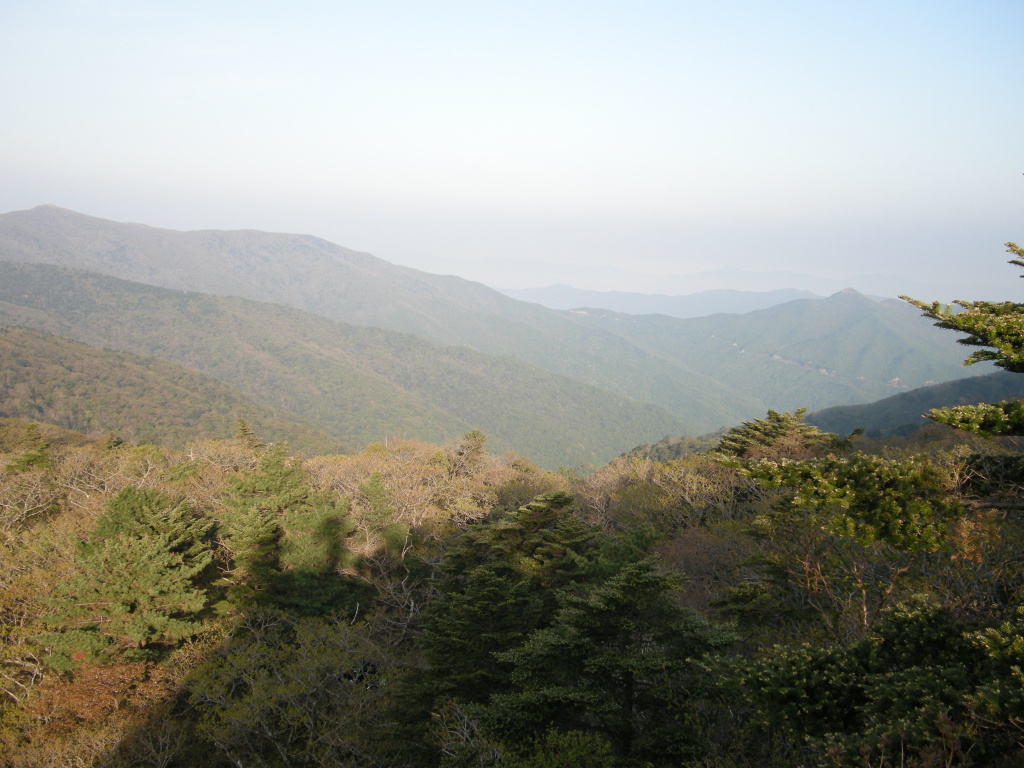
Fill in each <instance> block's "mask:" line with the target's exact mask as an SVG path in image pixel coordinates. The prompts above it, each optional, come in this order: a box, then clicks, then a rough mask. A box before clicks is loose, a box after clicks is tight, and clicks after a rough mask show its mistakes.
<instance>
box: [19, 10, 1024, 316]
mask: <svg viewBox="0 0 1024 768" xmlns="http://www.w3.org/2000/svg"><path fill="white" fill-rule="evenodd" d="M1022 38H1024V2H1021V0H962V1H961V2H946V1H945V0H927V1H921V2H903V1H901V0H858V1H857V2H849V0H844V1H840V0H835V1H834V2H833V1H831V0H809V1H807V2H795V1H791V0H764V1H763V2H755V1H754V0H714V1H712V0H705V1H703V2H688V1H687V0H676V1H675V2H667V1H666V2H653V1H647V2H645V1H644V0H629V1H628V2H627V1H626V0H621V1H620V2H601V1H600V0H585V1H581V2H561V1H560V0H546V1H544V2H533V1H531V0H506V1H505V2H497V1H495V2H491V1H488V0H475V1H470V0H466V1H465V2H447V1H442V0H436V1H435V0H415V1H409V2H388V0H359V2H345V1H344V0H341V1H338V0H335V1H334V2H323V3H312V2H301V0H297V1H296V0H293V2H290V3H287V4H285V3H282V2H273V3H267V2H253V1H252V0H248V1H247V2H237V3H236V2H209V0H206V1H205V2H182V1H181V0H175V1H174V2H162V1H161V2H147V1H146V0H131V1H129V0H105V1H104V0H96V1H90V0H80V1H79V2H70V1H69V2H50V1H49V0H33V2H16V1H15V0H0V93H2V94H3V96H2V98H3V108H2V113H0V114H2V119H0V178H2V182H0V211H10V210H18V209H24V208H30V207H33V206H35V205H38V204H41V203H53V204H56V205H60V206H63V207H66V208H71V209H73V210H77V211H80V212H82V213H87V214H90V215H94V216H100V217H103V218H108V219H114V220H117V221H138V222H143V223H146V224H152V225H155V226H163V227H169V228H174V229H205V228H215V229H238V228H254V229H263V230H272V231H287V232H303V233H310V234H315V235H319V236H322V237H324V238H327V239H328V240H331V241H334V242H337V243H340V244H342V245H345V246H348V247H350V248H356V249H359V250H365V251H369V252H371V253H373V254H375V255H377V256H380V257H382V258H384V259H387V260H389V261H392V262H395V263H399V264H407V265H409V266H414V267H418V268H423V269H428V270H430V271H443V272H453V273H457V274H463V275H464V276H467V277H471V278H473V279H481V280H483V281H485V282H489V283H491V284H494V285H499V286H507V287H526V286H531V285H544V284H548V283H550V282H553V281H554V280H556V279H558V280H562V281H566V282H572V283H573V284H575V285H578V286H579V287H586V288H598V289H608V288H616V289H622V290H644V291H655V290H659V291H662V292H676V293H685V292H688V291H687V288H692V289H698V288H704V287H711V281H709V280H704V281H703V282H701V281H700V280H696V279H690V280H687V279H684V278H682V277H681V276H684V275H688V274H691V273H697V272H702V271H707V270H718V269H723V268H734V269H742V270H755V271H774V270H790V271H795V272H803V273H809V274H813V275H817V276H822V277H827V278H836V279H839V280H846V279H847V278H850V277H851V276H854V275H859V274H883V275H895V276H897V283H899V282H900V281H902V280H904V279H906V280H908V281H909V280H915V281H917V282H914V283H912V284H910V283H908V285H909V288H908V290H915V289H918V288H920V289H921V290H932V289H934V290H942V291H947V292H949V295H943V296H934V298H953V297H962V298H993V299H995V298H1015V299H1021V298H1024V280H1018V279H1017V278H1016V274H1017V273H1018V271H1017V270H1014V269H1013V268H1011V267H1008V266H1006V265H1005V263H1004V262H1005V260H1006V258H1008V256H1006V255H1005V254H1004V253H1003V246H1002V244H1003V243H1004V242H1005V241H1007V240H1018V241H1020V242H1022V243H1024V119H1022V118H1024V53H1022V48H1021V39H1022ZM718 280H719V282H729V280H733V281H734V282H736V281H737V280H738V278H735V277H734V278H729V277H727V276H723V277H720V278H718ZM770 282H771V280H769V279H768V278H764V281H763V283H762V284H763V286H764V287H775V285H770V284H769V283H770ZM705 283H706V284H705ZM736 284H737V285H739V283H738V282H736ZM742 287H750V286H749V285H744V286H742ZM979 290H985V291H987V292H988V293H987V295H985V296H981V295H977V293H974V292H975V291H979ZM997 291H998V292H999V295H995V292H997ZM965 292H966V293H965ZM922 298H933V297H932V296H922Z"/></svg>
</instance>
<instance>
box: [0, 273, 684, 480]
mask: <svg viewBox="0 0 1024 768" xmlns="http://www.w3.org/2000/svg"><path fill="white" fill-rule="evenodd" d="M0 325H19V326H27V327H31V328H36V329H39V330H42V331H45V332H47V333H50V334H54V335H58V336H62V337H65V338H69V339H74V340H76V341H80V342H83V343H86V344H91V345H94V346H103V347H109V348H112V349H117V350H124V351H129V352H134V353H136V354H145V355H151V356H155V357H159V358H162V359H164V360H168V361H171V362H173V363H177V364H179V365H183V366H187V367H189V368H192V369H195V370H197V371H199V372H200V373H202V374H204V375H205V376H208V377H210V378H212V379H216V380H218V381H220V382H222V383H225V384H228V385H230V386H231V387H233V388H235V389H236V390H238V392H240V393H242V394H244V395H245V397H247V398H249V399H251V400H253V401H255V402H257V403H261V404H264V405H268V406H273V407H275V408H280V409H283V410H287V411H290V412H292V413H294V414H298V415H299V416H300V417H302V418H303V419H305V420H307V421H311V422H314V423H315V424H317V426H318V427H319V428H320V429H322V430H324V431H325V432H326V433H328V434H329V435H331V436H333V437H334V438H335V439H338V440H341V441H344V442H347V443H349V444H352V445H365V444H366V443H369V442H374V441H377V440H383V439H385V438H387V437H389V436H405V435H408V436H415V437H418V438H421V439H429V440H435V441H443V440H444V439H445V438H446V437H449V436H451V435H458V434H462V433H464V432H467V431H470V430H473V429H481V430H484V431H486V432H487V433H488V434H489V435H491V436H492V440H493V445H494V448H495V450H499V451H504V450H517V451H519V452H520V453H524V454H527V455H530V456H531V457H533V458H534V459H535V460H537V461H541V462H543V463H544V464H545V465H547V466H550V467H557V466H560V465H565V466H576V465H579V464H582V463H586V462H590V463H600V462H603V461H606V460H607V459H609V458H611V457H612V456H614V455H616V454H618V453H621V452H622V451H623V450H625V449H627V448H628V447H630V446H632V445H635V444H637V443H638V442H642V441H644V438H645V437H646V438H647V439H648V440H649V439H652V438H655V437H658V436H662V435H664V434H665V433H666V432H669V433H673V432H685V431H687V430H688V427H687V425H685V424H683V423H681V422H679V421H678V420H676V419H674V418H673V417H672V416H671V414H669V413H667V412H665V411H664V410H662V409H659V408H657V407H655V406H650V405H644V404H639V403H635V402H633V401H631V400H628V399H626V398H624V397H621V396H617V395H614V394H611V393H608V392H602V391H600V390H598V389H596V388H594V387H591V386H588V385H586V384H582V383H580V382H577V381H574V380H571V379H567V378H565V377H561V376H556V375H554V374H551V373H548V372H547V371H544V370H542V369H540V368H537V367H535V366H531V365H528V364H525V363H522V362H520V361H518V360H516V359H514V358H509V357H497V356H493V355H485V354H482V353H479V352H474V351H473V350H470V349H467V348H465V347H440V346H437V345H434V344H430V343H428V342H425V341H423V340H422V339H420V338H418V337H415V336H411V335H409V334H401V333H396V332H393V331H386V330H382V329H378V328H361V327H356V326H350V325H344V324H341V323H336V322H333V321H331V320H328V319H327V318H324V317H320V316H317V315H312V314H308V313H305V312H301V311H299V310H295V309H290V308H287V307H282V306H279V305H274V304H264V303H261V302H254V301H248V300H244V299H237V298H221V297H216V296H210V295H204V294H197V293H183V292H180V291H172V290H168V289H163V288H156V287H152V286H146V285H141V284H139V283H129V282H127V281H124V280H118V279H116V278H112V277H106V276H103V275H98V274H91V273H86V272H80V271H77V270H70V269H64V268H60V267H52V266H48V265H42V264H39V265H33V264H14V263H3V262H0ZM207 407H209V408H215V407H217V404H216V403H211V404H210V405H209V406H207Z"/></svg>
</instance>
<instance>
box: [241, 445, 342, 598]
mask: <svg viewBox="0 0 1024 768" xmlns="http://www.w3.org/2000/svg"><path fill="white" fill-rule="evenodd" d="M232 485H233V487H232V497H231V498H230V499H229V502H228V503H229V505H230V506H231V507H233V510H234V512H233V514H232V515H231V517H230V519H229V521H228V526H227V531H228V538H227V542H228V547H229V549H230V550H231V554H232V559H233V565H234V567H233V570H232V572H231V573H230V575H229V577H228V583H229V587H230V588H229V590H228V597H229V600H231V601H232V602H234V603H236V604H240V605H248V604H252V603H256V604H262V605H271V606H277V607H280V608H283V609H286V610H290V611H296V612H298V613H300V614H303V615H320V614H324V613H329V612H330V611H332V610H335V609H337V608H340V607H341V606H342V604H343V600H342V597H343V593H344V592H345V590H346V580H345V578H344V577H343V576H342V573H341V569H342V568H345V567H347V566H350V565H352V563H353V558H352V557H351V554H350V553H349V552H348V550H347V548H346V547H345V538H346V537H347V536H348V535H349V534H350V533H351V531H352V530H353V528H354V526H353V524H352V522H351V520H349V519H348V515H347V509H346V508H345V507H343V506H341V505H339V504H338V502H337V501H336V500H335V499H332V498H330V497H329V496H327V495H324V494H316V493H314V492H313V491H312V490H311V489H310V487H309V485H308V484H307V483H306V480H305V478H304V477H303V474H302V467H301V465H299V464H298V463H297V462H290V461H288V459H287V456H286V447H285V446H283V445H281V446H274V447H273V448H271V449H270V450H268V451H267V452H266V453H265V454H264V456H263V457H262V459H261V460H260V464H259V466H258V467H257V469H256V470H255V471H254V472H250V473H247V474H246V475H244V476H242V477H240V478H238V479H237V480H235V481H234V482H233V484H232Z"/></svg>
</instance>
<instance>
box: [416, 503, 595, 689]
mask: <svg viewBox="0 0 1024 768" xmlns="http://www.w3.org/2000/svg"><path fill="white" fill-rule="evenodd" d="M572 501H573V499H572V497H571V496H569V495H568V494H565V493H561V492H558V493H552V494H545V495H542V496H538V497H537V498H536V499H534V500H533V501H532V502H530V503H529V504H526V505H524V506H522V507H520V508H519V509H518V510H517V511H516V512H513V513H511V514H508V515H506V516H504V517H502V518H500V519H498V520H495V521H493V522H488V523H482V524H480V525H477V526H474V527H472V528H470V529H469V530H468V531H467V532H466V533H465V534H464V536H463V538H462V540H461V541H460V542H459V543H458V544H457V545H456V546H455V547H453V548H452V550H451V551H450V552H449V553H448V555H447V556H446V558H445V560H444V562H443V563H442V566H441V567H442V571H443V574H444V575H443V576H442V577H441V579H440V580H438V582H437V584H436V586H437V589H438V591H439V593H440V597H439V598H438V599H437V600H436V601H435V602H433V603H432V604H431V605H430V606H429V608H428V610H427V611H426V612H425V614H424V617H423V625H424V629H423V635H422V638H421V642H420V645H421V648H422V649H423V651H424V654H425V658H426V661H427V663H428V665H429V667H428V672H427V677H428V678H429V688H430V690H431V695H433V696H435V697H438V698H443V697H445V696H457V697H458V698H459V699H461V700H463V701H469V702H474V701H476V702H480V701H486V699H487V697H488V696H489V695H490V694H491V693H492V692H493V691H494V690H497V689H498V688H500V687H501V686H503V685H504V684H506V683H507V680H508V673H509V671H510V669H511V667H510V665H509V664H508V663H503V662H499V661H497V660H496V659H495V656H494V654H496V653H498V652H501V651H506V650H508V649H510V648H512V647H514V646H515V645H516V644H518V643H520V642H521V641H522V639H523V638H524V637H525V636H526V635H527V634H528V633H529V632H530V631H532V630H534V629H537V628H538V627H541V626H544V625H545V624H546V623H547V622H548V621H550V619H551V616H552V615H553V612H554V610H555V607H556V601H555V590H556V589H558V588H560V587H567V586H569V585H570V584H572V583H574V582H576V581H577V580H581V579H584V578H586V577H587V576H589V575H590V574H591V573H593V572H594V570H595V568H596V565H597V563H596V558H595V555H596V548H595V546H594V542H593V539H594V536H595V533H596V531H595V530H594V529H592V528H590V527H588V526H586V525H584V524H582V523H580V522H579V521H577V520H576V519H575V518H572V517H570V516H569V515H567V514H566V513H565V510H566V509H567V508H568V507H569V506H570V505H571V504H572Z"/></svg>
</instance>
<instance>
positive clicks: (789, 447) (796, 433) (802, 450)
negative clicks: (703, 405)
mask: <svg viewBox="0 0 1024 768" xmlns="http://www.w3.org/2000/svg"><path fill="white" fill-rule="evenodd" d="M806 412H807V409H806V408H799V409H797V410H796V411H795V412H793V413H790V412H789V411H787V412H785V413H779V412H777V411H768V417H767V418H764V419H754V420H752V421H744V422H743V424H742V425H741V426H739V427H734V428H733V429H730V430H729V431H728V432H726V433H725V434H724V435H723V436H722V439H721V440H720V441H719V442H718V445H717V447H716V448H715V450H714V452H715V453H717V454H719V455H722V456H734V457H738V458H779V457H783V456H785V457H795V458H809V457H810V456H812V455H815V454H818V453H822V452H824V451H827V450H835V449H837V448H839V447H840V446H842V444H843V441H841V440H840V439H839V438H838V437H837V436H836V435H833V434H831V433H829V432H822V431H821V430H820V429H818V428H817V427H815V426H812V425H811V424H807V423H806V422H804V414H805V413H806Z"/></svg>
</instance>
